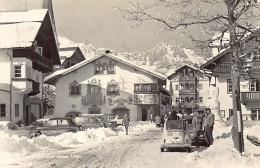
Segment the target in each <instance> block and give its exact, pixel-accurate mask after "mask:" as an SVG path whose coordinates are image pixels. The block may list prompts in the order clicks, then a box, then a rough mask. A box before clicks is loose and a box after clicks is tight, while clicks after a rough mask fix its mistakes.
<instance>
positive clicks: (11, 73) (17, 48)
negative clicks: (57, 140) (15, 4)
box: [0, 9, 60, 125]
mask: <svg viewBox="0 0 260 168" xmlns="http://www.w3.org/2000/svg"><path fill="white" fill-rule="evenodd" d="M57 43H58V41H57V37H56V32H55V29H54V25H53V20H52V17H51V16H50V13H49V11H48V10H47V9H35V10H29V11H17V12H0V93H1V94H0V95H1V96H0V105H1V114H0V120H10V121H13V122H20V123H23V124H25V125H27V124H30V123H31V122H33V121H35V120H36V119H38V118H41V117H43V113H42V83H43V77H42V76H43V74H44V73H49V72H51V71H53V66H54V65H60V58H59V53H58V45H57Z"/></svg>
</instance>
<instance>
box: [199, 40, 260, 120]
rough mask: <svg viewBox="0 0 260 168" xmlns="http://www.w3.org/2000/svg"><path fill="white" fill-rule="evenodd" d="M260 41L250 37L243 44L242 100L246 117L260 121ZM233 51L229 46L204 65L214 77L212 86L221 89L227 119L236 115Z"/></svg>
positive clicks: (206, 70)
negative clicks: (232, 64) (234, 107)
mask: <svg viewBox="0 0 260 168" xmlns="http://www.w3.org/2000/svg"><path fill="white" fill-rule="evenodd" d="M257 39H259V37H256V36H254V35H249V36H247V37H245V38H244V39H243V41H242V42H241V45H242V46H241V49H242V52H243V53H241V56H240V60H241V65H240V73H241V75H240V92H241V95H240V96H241V97H240V100H241V108H242V114H247V115H248V114H251V115H252V117H253V118H254V119H257V120H260V87H259V81H260V50H259V49H257V48H258V46H259V42H258V40H257ZM230 52H231V50H230V48H229V47H228V48H226V49H224V50H222V51H221V52H220V53H219V54H218V55H216V56H215V57H214V58H212V59H211V60H209V61H208V62H206V63H205V64H204V65H202V66H201V69H202V70H204V71H205V72H207V73H211V75H212V76H214V78H212V80H211V84H212V86H214V87H217V88H218V90H219V102H220V110H221V113H222V117H223V118H229V117H231V116H232V115H233V103H232V81H231V55H230Z"/></svg>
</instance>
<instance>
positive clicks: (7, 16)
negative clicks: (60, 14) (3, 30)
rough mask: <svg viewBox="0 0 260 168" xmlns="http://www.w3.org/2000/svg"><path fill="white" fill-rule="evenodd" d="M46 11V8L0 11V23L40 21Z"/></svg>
mask: <svg viewBox="0 0 260 168" xmlns="http://www.w3.org/2000/svg"><path fill="white" fill-rule="evenodd" d="M47 11H48V10H47V9H33V10H28V11H5V12H0V23H1V24H10V23H21V22H42V21H43V19H44V17H45V15H46V13H47Z"/></svg>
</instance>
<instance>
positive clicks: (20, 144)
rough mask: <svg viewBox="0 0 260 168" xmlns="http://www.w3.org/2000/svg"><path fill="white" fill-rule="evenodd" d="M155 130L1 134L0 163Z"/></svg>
mask: <svg viewBox="0 0 260 168" xmlns="http://www.w3.org/2000/svg"><path fill="white" fill-rule="evenodd" d="M152 129H155V125H154V124H147V123H142V122H141V124H134V125H133V126H131V128H130V131H129V135H128V136H127V135H125V129H124V127H123V126H119V127H118V128H117V130H115V131H113V130H111V129H109V128H98V129H87V130H85V131H79V132H77V133H64V134H61V135H59V136H45V135H41V136H40V137H37V138H33V139H28V138H26V137H18V136H16V135H9V134H6V133H4V132H0V142H1V145H0V162H1V160H2V159H4V158H6V157H8V158H10V157H18V156H24V155H30V154H32V153H35V152H39V151H42V150H50V149H62V148H64V147H76V146H78V145H88V146H90V147H91V146H93V145H97V144H100V143H102V142H107V141H110V140H111V139H113V140H117V139H121V140H122V139H128V138H130V137H131V136H134V135H139V134H143V133H144V132H147V131H149V130H152Z"/></svg>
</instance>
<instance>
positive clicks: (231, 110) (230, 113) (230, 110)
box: [229, 109, 233, 118]
mask: <svg viewBox="0 0 260 168" xmlns="http://www.w3.org/2000/svg"><path fill="white" fill-rule="evenodd" d="M231 116H233V109H229V118H230V117H231Z"/></svg>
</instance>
